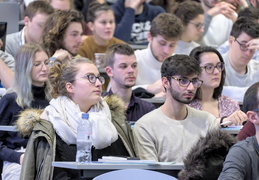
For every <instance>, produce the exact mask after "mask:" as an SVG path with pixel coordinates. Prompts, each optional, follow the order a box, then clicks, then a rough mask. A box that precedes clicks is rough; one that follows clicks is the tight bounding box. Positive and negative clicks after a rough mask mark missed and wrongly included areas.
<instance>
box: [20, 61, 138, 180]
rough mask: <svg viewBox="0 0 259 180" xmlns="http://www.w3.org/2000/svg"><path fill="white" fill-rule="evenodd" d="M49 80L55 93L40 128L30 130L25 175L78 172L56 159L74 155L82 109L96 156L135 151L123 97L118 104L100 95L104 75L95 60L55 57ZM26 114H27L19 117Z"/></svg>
mask: <svg viewBox="0 0 259 180" xmlns="http://www.w3.org/2000/svg"><path fill="white" fill-rule="evenodd" d="M49 80H50V83H51V85H52V87H53V90H52V96H53V99H52V100H51V101H50V105H49V106H47V107H46V108H45V109H44V111H43V112H42V113H41V114H40V115H39V116H40V117H39V118H38V119H39V120H38V122H39V123H36V125H35V126H34V130H35V129H37V131H34V130H33V131H32V132H30V133H29V134H31V135H30V139H29V142H28V146H27V149H26V152H25V157H24V162H23V165H24V166H23V167H22V172H21V177H20V179H30V178H32V177H33V179H35V178H36V177H37V178H39V179H68V177H69V179H70V178H71V179H77V178H79V173H78V171H75V170H74V171H73V170H69V169H62V168H54V167H52V165H51V164H52V162H53V161H75V159H76V140H77V136H76V134H77V126H78V122H79V120H80V118H81V116H80V114H81V113H82V112H84V113H88V114H89V120H90V122H91V125H92V139H93V148H92V160H95V161H97V160H98V158H101V157H102V156H105V155H106V156H109V155H111V156H134V151H133V146H132V143H131V141H130V140H129V139H130V137H129V132H130V129H129V128H130V127H129V126H127V124H126V122H125V119H126V118H125V115H124V107H123V103H122V104H120V102H121V101H119V99H118V98H117V99H116V100H115V101H114V102H112V103H111V104H112V106H113V107H109V106H108V103H107V102H108V101H106V100H104V99H103V98H102V97H101V93H102V89H101V88H102V85H103V84H104V78H103V77H101V76H100V74H99V72H98V69H97V68H96V66H95V65H94V64H93V62H92V61H90V60H88V59H87V58H82V57H81V58H75V59H72V60H67V61H58V60H56V61H54V64H53V66H52V67H51V69H50V73H49ZM110 100H111V99H110ZM110 109H111V110H110ZM24 113H25V112H24ZM27 119H28V118H26V116H25V117H24V119H21V118H20V119H19V120H18V121H19V122H20V121H26V120H27ZM113 123H114V124H113ZM127 127H128V129H127ZM20 131H21V130H20ZM22 133H23V134H24V132H22ZM27 134H28V133H27ZM35 159H36V160H35ZM29 177H30V178H29Z"/></svg>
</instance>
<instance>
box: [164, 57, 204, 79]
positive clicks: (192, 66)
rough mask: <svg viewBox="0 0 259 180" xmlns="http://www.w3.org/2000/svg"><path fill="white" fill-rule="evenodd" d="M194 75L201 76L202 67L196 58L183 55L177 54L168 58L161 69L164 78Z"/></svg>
mask: <svg viewBox="0 0 259 180" xmlns="http://www.w3.org/2000/svg"><path fill="white" fill-rule="evenodd" d="M193 74H197V75H200V74H201V68H200V65H199V63H198V61H196V60H195V59H194V58H192V57H190V56H187V55H183V54H176V55H173V56H170V57H168V58H166V59H165V61H164V62H163V64H162V67H161V76H162V77H169V76H174V75H179V76H190V75H193Z"/></svg>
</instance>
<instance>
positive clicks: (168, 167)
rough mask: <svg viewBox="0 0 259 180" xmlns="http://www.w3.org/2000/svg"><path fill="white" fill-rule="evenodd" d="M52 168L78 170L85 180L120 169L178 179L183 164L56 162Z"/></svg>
mask: <svg viewBox="0 0 259 180" xmlns="http://www.w3.org/2000/svg"><path fill="white" fill-rule="evenodd" d="M52 166H54V167H60V168H68V169H77V170H79V171H80V172H81V175H82V177H84V178H93V177H96V176H98V175H100V174H103V173H106V172H109V171H113V170H119V169H148V170H154V171H159V172H162V173H165V174H169V175H171V176H174V177H177V174H178V172H179V171H180V170H181V169H182V168H183V164H169V163H164V164H163V163H161V164H152V165H149V164H131V163H130V164H126V163H121V164H120V163H100V162H92V163H89V164H79V163H76V162H61V161H56V162H52Z"/></svg>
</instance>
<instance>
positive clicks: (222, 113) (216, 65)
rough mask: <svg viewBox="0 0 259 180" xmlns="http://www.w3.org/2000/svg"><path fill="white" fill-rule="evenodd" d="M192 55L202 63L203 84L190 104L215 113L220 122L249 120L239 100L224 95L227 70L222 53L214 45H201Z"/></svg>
mask: <svg viewBox="0 0 259 180" xmlns="http://www.w3.org/2000/svg"><path fill="white" fill-rule="evenodd" d="M190 56H191V57H193V58H195V59H196V60H197V61H198V62H199V63H200V67H201V68H202V73H201V75H200V80H202V81H203V84H202V86H201V93H200V94H196V97H195V99H194V101H193V102H192V103H191V104H189V105H190V106H191V107H193V108H196V109H199V110H204V111H207V112H209V113H211V114H213V115H214V116H216V117H218V121H219V123H223V122H226V124H227V125H231V124H242V122H243V121H245V120H247V116H246V114H245V113H244V112H242V111H240V108H239V104H238V102H237V101H235V100H233V99H231V98H229V97H227V96H224V95H222V90H223V85H224V82H225V76H226V72H225V69H224V62H223V59H222V57H221V55H220V53H219V52H218V51H217V50H216V49H214V48H212V47H208V46H199V47H196V48H194V49H193V50H192V51H191V53H190Z"/></svg>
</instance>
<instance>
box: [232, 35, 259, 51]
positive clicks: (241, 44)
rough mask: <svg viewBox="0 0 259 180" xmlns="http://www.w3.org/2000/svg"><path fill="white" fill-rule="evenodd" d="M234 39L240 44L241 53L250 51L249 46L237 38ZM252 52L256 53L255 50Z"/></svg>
mask: <svg viewBox="0 0 259 180" xmlns="http://www.w3.org/2000/svg"><path fill="white" fill-rule="evenodd" d="M234 39H235V41H236V42H237V43H238V44H239V47H240V50H241V51H247V50H249V49H248V47H249V46H247V45H246V43H241V42H239V41H238V40H237V38H235V37H234ZM250 51H255V50H254V49H251V50H250Z"/></svg>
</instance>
